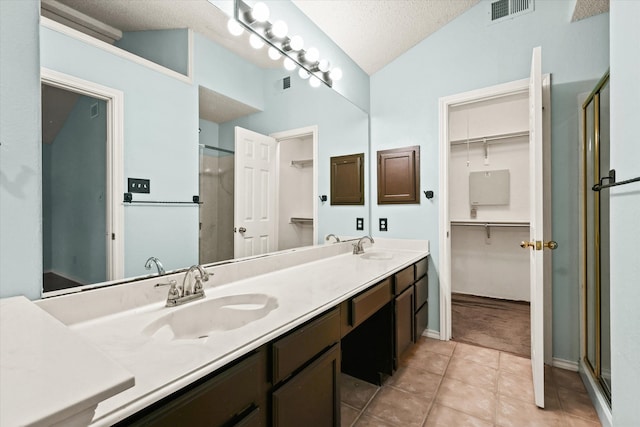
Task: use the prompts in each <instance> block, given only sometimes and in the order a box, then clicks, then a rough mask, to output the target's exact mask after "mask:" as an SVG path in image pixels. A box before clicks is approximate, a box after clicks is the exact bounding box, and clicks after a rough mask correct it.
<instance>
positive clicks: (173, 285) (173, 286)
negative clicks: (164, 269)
mask: <svg viewBox="0 0 640 427" xmlns="http://www.w3.org/2000/svg"><path fill="white" fill-rule="evenodd" d="M177 285H178V282H176V281H175V280H170V281H169V286H170V287H169V293H168V295H167V302H169V301H175V300H177V299H178V298H180V291H179V290H178V287H177Z"/></svg>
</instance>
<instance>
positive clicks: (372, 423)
mask: <svg viewBox="0 0 640 427" xmlns="http://www.w3.org/2000/svg"><path fill="white" fill-rule="evenodd" d="M354 427H402V426H396V425H394V424H390V423H388V422H386V421H383V420H381V419H379V418H375V417H372V416H370V415H362V416H361V417H360V418H358V421H356V423H355V424H354Z"/></svg>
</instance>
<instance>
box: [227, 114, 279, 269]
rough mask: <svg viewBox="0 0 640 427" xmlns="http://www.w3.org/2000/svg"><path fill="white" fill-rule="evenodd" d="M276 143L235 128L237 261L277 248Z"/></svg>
mask: <svg viewBox="0 0 640 427" xmlns="http://www.w3.org/2000/svg"><path fill="white" fill-rule="evenodd" d="M275 165H276V140H275V139H274V138H272V137H270V136H266V135H262V134H259V133H256V132H252V131H250V130H247V129H243V128H241V127H236V128H235V187H234V239H233V242H234V257H235V258H241V257H245V256H251V255H260V254H263V253H266V252H271V251H274V250H276V249H277V248H276V247H275V241H276V240H275V226H276V222H275V208H276V206H275V204H276V197H275V183H276V180H275V176H276V173H275V172H276V168H275Z"/></svg>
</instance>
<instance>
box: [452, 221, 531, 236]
mask: <svg viewBox="0 0 640 427" xmlns="http://www.w3.org/2000/svg"><path fill="white" fill-rule="evenodd" d="M451 225H460V226H476V227H484V229H485V231H486V232H487V239H490V238H491V227H527V228H528V227H529V222H528V221H504V222H492V221H457V220H456V221H451Z"/></svg>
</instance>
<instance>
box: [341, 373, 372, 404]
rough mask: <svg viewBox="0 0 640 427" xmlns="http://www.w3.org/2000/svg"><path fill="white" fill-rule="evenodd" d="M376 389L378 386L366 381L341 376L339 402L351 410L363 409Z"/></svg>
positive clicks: (344, 375)
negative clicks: (351, 408)
mask: <svg viewBox="0 0 640 427" xmlns="http://www.w3.org/2000/svg"><path fill="white" fill-rule="evenodd" d="M378 388H379V387H378V386H375V385H373V384H369V383H368V382H366V381H362V380H359V379H358V378H354V377H352V376H349V375H346V374H342V375H341V377H340V400H342V402H344V403H346V404H347V405H349V406H351V407H353V408H356V409H363V408H364V407H365V405H366V404H367V403H369V401H370V400H371V398H372V397H373V395H374V394H376V392H377V391H378Z"/></svg>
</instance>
